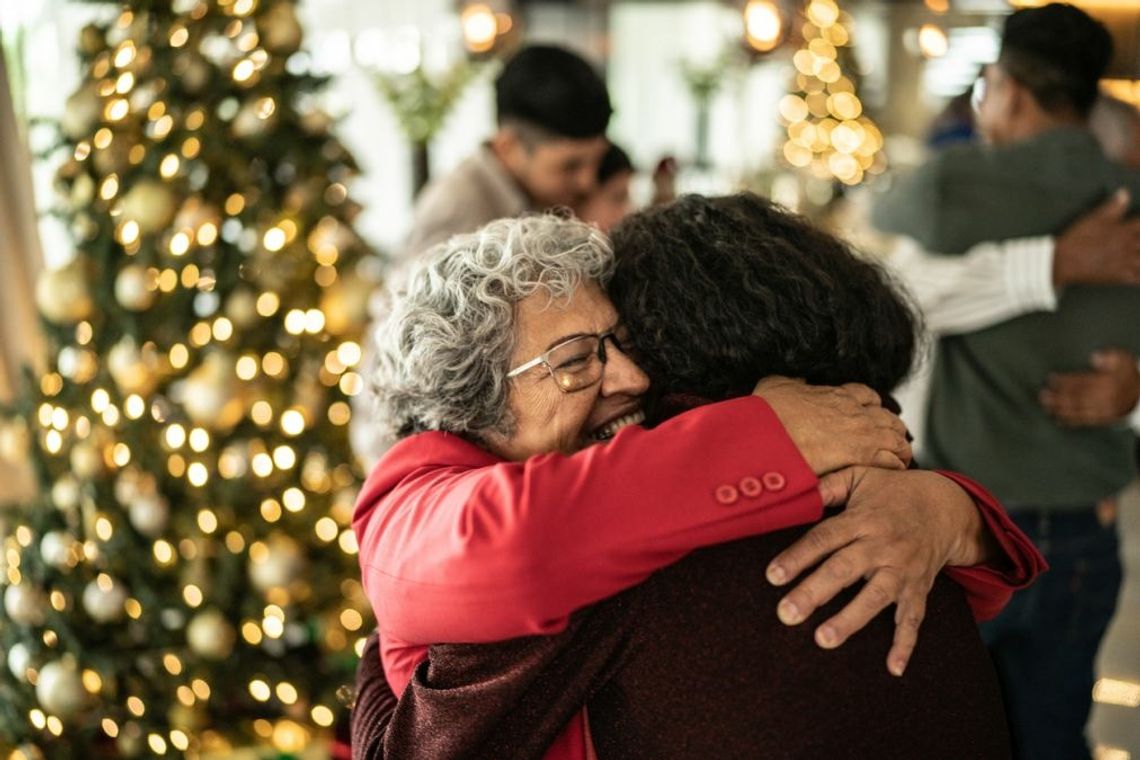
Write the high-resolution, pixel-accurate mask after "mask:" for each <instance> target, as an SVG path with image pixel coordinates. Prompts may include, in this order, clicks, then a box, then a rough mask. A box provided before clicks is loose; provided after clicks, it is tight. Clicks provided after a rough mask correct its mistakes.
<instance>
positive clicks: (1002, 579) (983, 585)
mask: <svg viewBox="0 0 1140 760" xmlns="http://www.w3.org/2000/svg"><path fill="white" fill-rule="evenodd" d="M938 474H939V475H942V476H944V477H947V478H949V479H950V480H953V481H954V482H955V483H957V484H958V485H959V486H961V487H962V488H963V489H964V490H965V491H966V493H968V494H970V496H971V498H973V500H974V503H975V504H976V505H977V507H978V512H979V513H980V514H981V517H982V521H983V522H985V524H986V527H987V528H988V529H989V531H990V533H991V534H992V535H993V537H994V538H995V539H996V540H997V543H998V546H1000V547H1001V549H1002V553H1003V556H1001V557H999V558H997V559H996V560H995V561H994V562H991V563H988V564H985V565H978V566H975V567H947V568H945V569H944V572H945V573H946V574H947V575H948V576H950V577H951V578H952V579H954V581H955V582H957V583H958V584H959V585H960V586H961V587H962V588H964V589H965V590H966V598H967V600H968V601H969V603H970V609H971V610H973V612H974V619H975V620H978V621H979V622H980V621H983V620H989V619H990V618H993V617H995V616H996V615H997V614H998V613H999V612H1001V610H1002V608H1003V607H1005V605H1006V604H1008V603H1009V600H1010V597H1012V596H1013V592H1014V591H1016V590H1018V589H1022V588H1025V587H1026V586H1028V585H1029V584H1030V583H1032V582H1033V580H1034V579H1035V578H1036V577H1037V576H1038V575H1040V574H1041V573H1043V572H1045V570H1047V569H1048V567H1049V566H1048V565H1047V564H1046V562H1045V558H1044V557H1043V556H1041V552H1039V551H1037V547H1036V546H1034V545H1033V542H1032V541H1030V540H1029V537H1028V536H1026V535H1025V534H1024V533H1022V532H1021V529H1020V528H1018V527H1017V525H1015V524H1014V522H1013V520H1011V519H1009V515H1007V514H1006V512H1005V508H1004V507H1002V505H1001V503H1000V502H999V501H998V500H997V499H996V498H995V497H994V495H993V494H991V493H990V492H989V491H987V490H986V489H985V488H982V486H980V485H978V484H977V483H975V482H974V481H973V480H970V479H969V478H967V477H966V476H965V475H961V474H959V473H956V472H947V471H945V470H938Z"/></svg>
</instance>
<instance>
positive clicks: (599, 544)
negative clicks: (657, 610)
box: [357, 397, 822, 642]
mask: <svg viewBox="0 0 1140 760" xmlns="http://www.w3.org/2000/svg"><path fill="white" fill-rule="evenodd" d="M428 469H429V470H430V468H428ZM375 509H376V510H377V512H379V514H374V515H371V516H367V517H365V518H363V519H360V518H359V517H358V521H357V522H358V525H357V535H358V537H360V538H361V541H360V552H361V553H360V557H361V569H362V574H363V578H364V585H365V589H366V591H367V593H368V596H369V599H370V601H371V602H372V605H373V609H375V610H376V611H377V617H378V619H379V621H380V628H381V630H382V631H383V632H384V634H385V635H387V636H391V637H393V639H396V640H402V641H407V642H457V641H462V642H480V641H498V640H502V639H507V638H511V637H515V636H523V635H531V634H550V633H555V632H557V631H560V630H561V629H562V628H563V626H564V625H565V622H566V617H567V616H568V615H569V614H570V613H571V612H573V611H574V610H577V609H580V608H582V607H584V606H585V605H587V604H590V603H591V602H594V601H597V600H599V599H603V598H605V597H608V596H611V595H613V594H615V593H617V592H618V591H621V590H622V589H625V588H628V587H630V586H632V585H634V584H636V583H638V582H639V581H641V580H643V579H644V578H646V577H647V576H648V575H649V574H650V573H652V572H653V571H654V570H657V569H659V568H661V567H663V566H665V565H668V564H670V563H672V562H674V561H676V560H677V559H679V558H680V557H682V556H684V554H686V553H687V552H689V551H691V550H693V549H695V548H698V547H701V546H706V545H711V544H715V543H720V542H723V541H728V540H732V539H735V538H740V537H744V536H748V535H755V534H760V533H766V532H770V531H773V530H779V529H781V528H785V527H789V526H792V525H798V524H802V523H806V522H811V521H814V520H816V519H818V518H819V517H820V515H821V513H822V508H821V502H820V497H819V493H818V480H817V479H816V477H815V475H814V473H812V471H811V468H810V467H809V466H808V465H807V463H806V462H805V461H804V460H803V457H802V456H801V455H800V453H799V451H798V450H797V449H796V448H795V445H794V444H793V443H792V441H791V439H790V438H789V437H788V435H787V433H786V432H785V431H784V429H783V427H782V426H781V425H780V423H779V420H778V418H777V417H776V415H775V413H774V412H773V411H772V410H771V408H770V407H769V406H768V405H767V404H766V403H765V402H764V401H762V400H761V399H758V398H755V397H747V398H742V399H734V400H731V401H725V402H721V403H718V404H711V405H708V406H705V407H701V408H700V409H695V410H693V411H690V412H687V413H685V414H682V415H679V416H678V417H675V418H673V419H672V420H670V421H668V422H666V423H664V424H662V425H661V426H659V427H657V428H655V429H653V430H644V429H641V428H636V427H629V428H625V429H624V430H622V431H621V432H620V433H618V435H617V436H616V437H615V438H614V440H613V441H611V442H610V443H609V444H606V445H599V446H592V447H589V448H588V449H586V450H584V451H581V452H579V453H577V454H574V455H572V456H564V455H560V454H546V455H542V456H538V457H532V458H531V459H529V460H527V461H525V462H501V463H499V464H494V465H490V466H485V467H476V468H469V469H459V468H450V469H449V468H436V469H434V470H430V471H428V472H426V473H425V474H422V475H420V476H413V477H409V478H406V479H405V481H404V482H401V483H400V484H399V485H398V486H397V487H396V488H395V489H393V490H392V492H391V493H389V494H387V495H386V496H384V498H383V499H382V502H381V503H380V504H378V505H377V506H376V507H375ZM362 511H363V513H365V514H367V505H366V506H365V509H364V510H361V508H360V507H359V506H358V511H357V514H358V516H359V515H361V514H362ZM359 523H366V524H363V525H361V524H359Z"/></svg>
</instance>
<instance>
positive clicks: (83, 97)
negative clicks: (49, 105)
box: [59, 82, 101, 140]
mask: <svg viewBox="0 0 1140 760" xmlns="http://www.w3.org/2000/svg"><path fill="white" fill-rule="evenodd" d="M97 87H98V85H96V84H95V83H94V82H91V83H90V84H87V85H84V86H83V87H81V88H80V89H78V90H76V91H75V92H74V93H73V94H72V95H71V97H69V98H68V99H67V103H66V104H65V105H64V108H63V116H61V117H60V120H59V126H60V129H62V130H63V133H64V134H65V135H67V137H69V138H71V139H72V140H84V139H87V138H89V137H90V136H91V133H92V132H93V131H94V130H95V125H96V124H98V123H99V115H100V110H101V104H100V100H99V92H98V89H97Z"/></svg>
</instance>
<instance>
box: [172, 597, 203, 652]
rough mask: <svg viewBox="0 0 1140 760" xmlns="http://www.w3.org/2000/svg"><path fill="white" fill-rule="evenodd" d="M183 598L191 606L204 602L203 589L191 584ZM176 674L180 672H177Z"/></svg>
mask: <svg viewBox="0 0 1140 760" xmlns="http://www.w3.org/2000/svg"><path fill="white" fill-rule="evenodd" d="M182 599H183V600H185V602H186V606H188V607H191V608H193V607H197V606H199V605H200V604H202V589H200V588H198V587H197V586H195V585H193V584H191V585H189V586H187V587H186V588H184V589H182ZM174 675H178V674H177V673H175V674H174Z"/></svg>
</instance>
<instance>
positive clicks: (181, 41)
mask: <svg viewBox="0 0 1140 760" xmlns="http://www.w3.org/2000/svg"><path fill="white" fill-rule="evenodd" d="M189 39H190V31H189V30H188V29H187V28H186V27H184V26H179V27H177V28H175V30H174V31H173V32H171V33H170V47H172V48H180V47H182V46H183V45H185V44H186V42H187V41H188V40H189Z"/></svg>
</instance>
